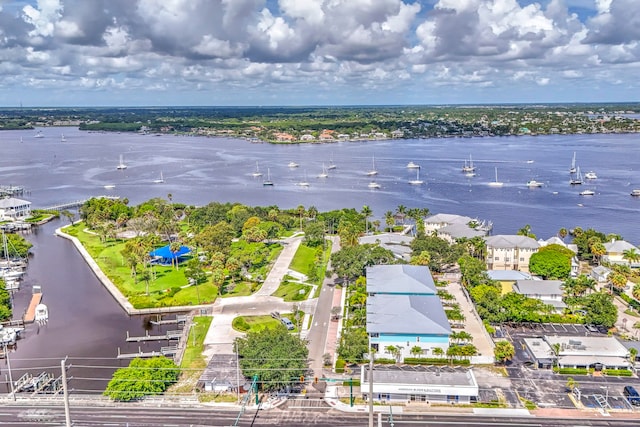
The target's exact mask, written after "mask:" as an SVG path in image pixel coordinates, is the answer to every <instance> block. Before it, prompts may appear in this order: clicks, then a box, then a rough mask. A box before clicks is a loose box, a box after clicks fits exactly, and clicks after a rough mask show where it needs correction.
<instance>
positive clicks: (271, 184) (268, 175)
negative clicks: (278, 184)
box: [262, 168, 273, 187]
mask: <svg viewBox="0 0 640 427" xmlns="http://www.w3.org/2000/svg"><path fill="white" fill-rule="evenodd" d="M262 185H264V186H265V187H273V181H271V170H270V169H269V168H267V179H266V180H264V181H262Z"/></svg>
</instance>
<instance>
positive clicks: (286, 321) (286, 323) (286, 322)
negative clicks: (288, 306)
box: [280, 317, 295, 331]
mask: <svg viewBox="0 0 640 427" xmlns="http://www.w3.org/2000/svg"><path fill="white" fill-rule="evenodd" d="M280 321H281V322H282V324H283V325H284V326H285V327H286V328H287V329H288V330H290V331H291V330H293V329H295V326H293V322H291V320H289V318H288V317H281V318H280Z"/></svg>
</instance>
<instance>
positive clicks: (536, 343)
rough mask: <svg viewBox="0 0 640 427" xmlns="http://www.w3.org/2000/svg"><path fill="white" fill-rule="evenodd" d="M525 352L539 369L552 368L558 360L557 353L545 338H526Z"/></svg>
mask: <svg viewBox="0 0 640 427" xmlns="http://www.w3.org/2000/svg"><path fill="white" fill-rule="evenodd" d="M523 341H524V344H525V350H526V352H527V353H528V355H529V357H531V361H532V362H534V363H535V366H536V367H538V368H547V369H549V368H551V367H552V366H553V363H554V361H555V360H556V353H555V352H554V351H553V349H552V348H551V346H550V345H549V343H548V342H546V341H545V340H544V339H543V338H525V339H524V340H523Z"/></svg>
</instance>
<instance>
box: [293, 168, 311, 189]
mask: <svg viewBox="0 0 640 427" xmlns="http://www.w3.org/2000/svg"><path fill="white" fill-rule="evenodd" d="M296 185H297V186H299V187H308V186H309V181H307V172H306V171H305V173H304V179H303V180H302V181H300V182H298V183H297V184H296Z"/></svg>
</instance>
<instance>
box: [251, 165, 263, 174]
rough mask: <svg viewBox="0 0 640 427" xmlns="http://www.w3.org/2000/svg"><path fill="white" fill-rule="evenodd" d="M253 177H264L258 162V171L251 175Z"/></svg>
mask: <svg viewBox="0 0 640 427" xmlns="http://www.w3.org/2000/svg"><path fill="white" fill-rule="evenodd" d="M251 176H253V177H255V178H257V177H259V176H262V172H260V168H259V167H258V162H257V161H256V170H255V172H253V173H252V174H251Z"/></svg>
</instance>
